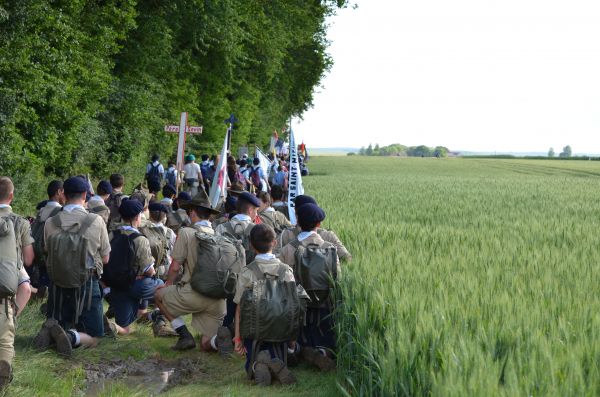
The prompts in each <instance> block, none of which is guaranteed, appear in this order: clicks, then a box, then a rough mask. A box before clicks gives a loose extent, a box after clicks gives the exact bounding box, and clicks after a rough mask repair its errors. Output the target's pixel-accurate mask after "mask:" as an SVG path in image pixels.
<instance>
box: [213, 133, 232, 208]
mask: <svg viewBox="0 0 600 397" xmlns="http://www.w3.org/2000/svg"><path fill="white" fill-rule="evenodd" d="M229 134H231V130H230V129H227V134H225V142H224V143H223V150H221V157H220V158H219V164H218V165H217V168H216V169H215V177H214V178H213V182H212V186H211V187H210V196H209V200H210V205H211V206H212V207H213V208H214V209H216V208H217V206H218V205H219V202H220V201H221V200H225V198H226V197H227V143H228V142H229Z"/></svg>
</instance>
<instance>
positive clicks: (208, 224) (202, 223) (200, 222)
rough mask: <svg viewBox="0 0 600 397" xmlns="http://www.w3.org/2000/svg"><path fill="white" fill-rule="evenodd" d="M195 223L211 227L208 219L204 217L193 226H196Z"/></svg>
mask: <svg viewBox="0 0 600 397" xmlns="http://www.w3.org/2000/svg"><path fill="white" fill-rule="evenodd" d="M196 225H197V226H204V227H212V224H211V223H210V221H207V220H206V219H204V220H202V221H198V222H196V223H194V226H196Z"/></svg>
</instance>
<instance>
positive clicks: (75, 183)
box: [63, 176, 89, 193]
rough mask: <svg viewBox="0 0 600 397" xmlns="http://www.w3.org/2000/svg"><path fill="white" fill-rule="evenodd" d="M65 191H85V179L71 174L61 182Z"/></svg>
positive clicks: (86, 186)
mask: <svg viewBox="0 0 600 397" xmlns="http://www.w3.org/2000/svg"><path fill="white" fill-rule="evenodd" d="M63 189H64V190H65V193H86V192H87V191H88V190H89V185H88V183H87V181H86V180H85V179H83V178H81V177H78V176H72V177H70V178H69V179H67V180H66V181H65V183H63Z"/></svg>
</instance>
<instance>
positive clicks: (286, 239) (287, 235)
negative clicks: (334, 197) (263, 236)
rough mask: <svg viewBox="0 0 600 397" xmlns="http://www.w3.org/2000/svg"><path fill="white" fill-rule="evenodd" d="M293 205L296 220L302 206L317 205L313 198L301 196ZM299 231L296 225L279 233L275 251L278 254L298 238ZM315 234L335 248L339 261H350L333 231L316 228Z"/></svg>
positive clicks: (346, 251)
mask: <svg viewBox="0 0 600 397" xmlns="http://www.w3.org/2000/svg"><path fill="white" fill-rule="evenodd" d="M294 204H295V206H294V209H295V211H296V218H298V208H300V207H302V206H303V205H304V204H317V201H316V200H315V199H314V198H313V197H311V196H308V195H304V194H303V195H300V196H298V197H296V199H295V200H294ZM301 231H302V230H301V229H300V226H299V225H297V226H292V227H289V228H287V229H285V230H284V231H283V232H281V234H280V235H279V238H278V239H277V249H276V251H277V252H279V251H280V250H281V249H282V248H283V247H285V246H286V245H287V244H289V243H290V242H291V241H294V240H295V239H296V237H298V234H299V233H300V232H301ZM317 234H318V235H319V236H321V238H322V239H323V240H325V241H327V242H330V243H331V244H333V245H334V246H335V247H336V248H337V251H338V257H339V258H340V260H341V261H343V262H350V261H351V260H352V255H350V251H348V249H347V248H346V246H345V245H344V243H342V241H341V240H340V239H339V237H338V236H337V235H336V234H335V233H334V232H333V231H331V230H327V229H323V228H321V227H319V228H317Z"/></svg>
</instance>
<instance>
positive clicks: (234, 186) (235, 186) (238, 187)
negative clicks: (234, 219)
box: [227, 182, 246, 194]
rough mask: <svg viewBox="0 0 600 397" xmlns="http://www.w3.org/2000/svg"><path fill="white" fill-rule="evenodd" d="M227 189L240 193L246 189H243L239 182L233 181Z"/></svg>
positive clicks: (230, 191)
mask: <svg viewBox="0 0 600 397" xmlns="http://www.w3.org/2000/svg"><path fill="white" fill-rule="evenodd" d="M227 191H228V192H229V193H233V194H242V193H244V192H245V191H246V190H244V186H242V184H241V183H239V182H234V183H232V184H231V186H230V187H229V188H228V189H227Z"/></svg>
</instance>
